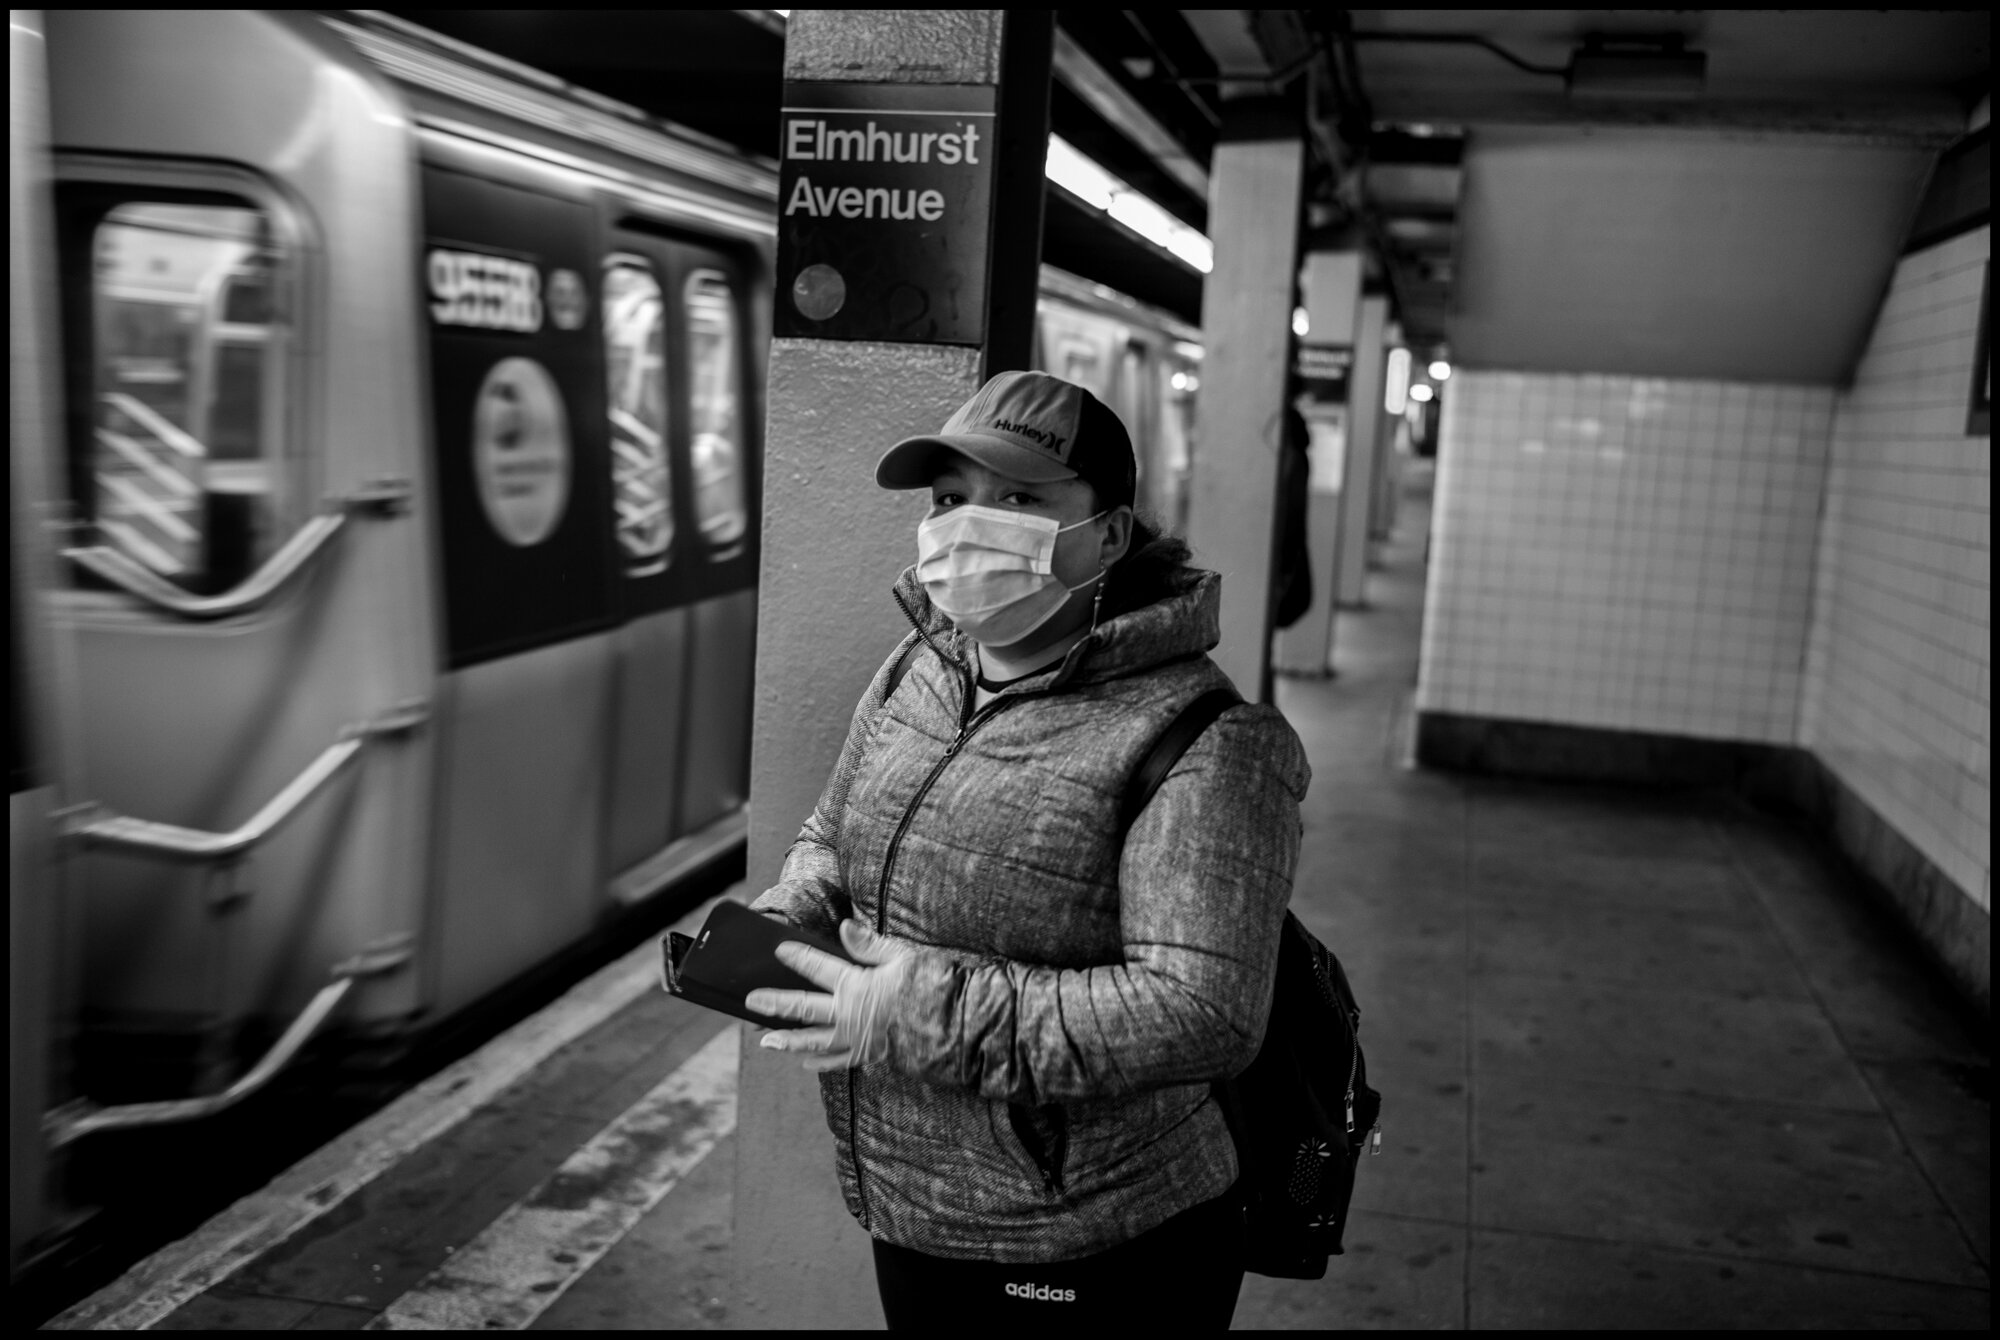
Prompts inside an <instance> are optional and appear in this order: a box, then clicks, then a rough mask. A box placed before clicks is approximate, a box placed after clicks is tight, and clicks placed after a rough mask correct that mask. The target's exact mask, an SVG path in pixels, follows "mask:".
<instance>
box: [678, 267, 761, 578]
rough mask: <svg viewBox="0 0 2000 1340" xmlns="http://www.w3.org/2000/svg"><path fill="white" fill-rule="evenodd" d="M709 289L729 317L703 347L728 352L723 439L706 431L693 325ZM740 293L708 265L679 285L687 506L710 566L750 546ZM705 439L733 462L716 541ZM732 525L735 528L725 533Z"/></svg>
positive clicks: (699, 359) (698, 349)
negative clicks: (715, 287) (716, 442)
mask: <svg viewBox="0 0 2000 1340" xmlns="http://www.w3.org/2000/svg"><path fill="white" fill-rule="evenodd" d="M708 283H720V284H721V285H722V289H723V301H722V302H721V303H720V308H721V310H722V311H723V312H725V313H726V314H727V319H728V321H727V328H726V329H725V331H724V332H723V334H722V337H721V339H719V340H717V341H713V342H710V343H709V344H707V345H706V347H708V348H720V349H722V350H724V351H726V356H727V358H728V364H727V368H726V372H725V374H724V376H725V380H727V381H728V382H729V383H730V385H729V386H728V387H727V388H726V391H725V394H726V395H727V396H728V397H729V399H730V402H731V404H730V410H729V415H728V419H727V424H728V428H729V430H730V431H729V433H728V434H727V437H726V438H725V435H724V434H723V433H720V432H716V431H714V429H713V428H710V427H704V422H705V420H704V406H703V403H702V390H703V382H704V379H705V369H704V367H703V364H702V351H703V348H704V343H703V341H702V340H701V339H700V338H699V336H700V332H699V330H698V329H697V325H696V317H695V305H694V293H695V287H696V285H698V284H708ZM739 289H740V285H738V284H737V283H736V281H735V277H734V276H732V275H730V274H729V273H728V272H727V271H725V270H719V269H717V268H715V267H714V266H711V265H700V264H698V265H696V266H694V267H693V268H691V269H690V270H689V271H688V272H687V274H686V275H685V276H684V277H683V278H682V280H681V303H680V310H681V315H682V317H683V319H684V320H685V321H686V322H687V332H686V336H687V351H688V353H687V391H688V465H689V469H690V470H691V472H692V473H693V476H694V496H693V498H692V499H691V500H690V501H691V502H692V504H693V507H694V514H695V533H696V535H697V536H699V538H700V541H701V547H702V551H703V554H704V557H705V559H706V561H707V563H709V564H721V563H727V562H729V561H730V560H732V559H735V558H740V557H741V556H742V555H743V554H744V553H745V552H746V551H747V549H748V548H749V543H750V499H749V493H750V487H749V485H750V481H749V469H750V467H749V454H750V452H749V445H748V440H747V439H748V433H747V432H746V431H745V419H746V417H747V416H746V414H745V412H744V411H745V409H746V402H747V395H748V383H749V377H748V375H747V370H746V368H745V359H744V356H743V354H744V350H743V344H744V324H745V323H744V320H743V311H742V308H743V300H744V295H743V294H742V293H741V292H740V291H739ZM705 439H722V440H723V445H724V446H725V447H726V449H727V450H728V451H729V453H730V454H731V456H732V457H733V460H732V462H731V463H730V467H729V471H728V479H729V480H730V481H731V485H732V486H733V496H732V497H731V499H730V500H729V501H730V503H731V504H732V505H731V506H730V507H729V508H728V509H727V510H726V511H724V512H722V513H721V514H720V515H721V516H722V519H723V528H725V533H723V534H721V535H720V536H712V535H711V533H710V532H711V530H712V529H716V528H714V527H712V526H711V521H712V520H714V518H713V517H712V516H711V514H710V510H709V507H708V502H709V494H710V492H711V485H712V484H714V483H715V482H716V481H715V480H712V479H706V478H704V477H703V470H704V464H705V458H704V455H703V451H704V446H705ZM707 450H708V451H710V452H711V453H712V452H714V451H715V450H716V448H715V447H714V446H708V447H707ZM732 513H733V516H732V515H731V514H732ZM732 520H733V528H729V527H730V523H731V521H732Z"/></svg>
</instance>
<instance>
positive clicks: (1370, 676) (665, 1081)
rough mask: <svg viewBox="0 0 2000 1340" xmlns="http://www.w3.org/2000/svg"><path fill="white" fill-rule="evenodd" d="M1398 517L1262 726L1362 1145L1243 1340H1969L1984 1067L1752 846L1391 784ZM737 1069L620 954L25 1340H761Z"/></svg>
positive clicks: (1795, 844)
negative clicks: (1519, 1336) (1294, 794)
mask: <svg viewBox="0 0 2000 1340" xmlns="http://www.w3.org/2000/svg"><path fill="white" fill-rule="evenodd" d="M1428 515H1429V500H1428V496H1427V491H1426V483H1425V476H1423V475H1421V474H1419V473H1416V472H1412V477H1411V479H1410V481H1409V484H1408V486H1407V491H1406V497H1405V505H1404V506H1403V507H1402V508H1401V509H1400V514H1399V526H1398V530H1397V532H1396V534H1395V536H1394V537H1393V539H1392V541H1391V542H1390V543H1389V544H1387V545H1386V546H1385V548H1384V551H1383V563H1382V566H1381V567H1380V568H1379V570H1377V571H1375V572H1373V573H1372V574H1371V576H1370V582H1369V597H1370V607H1369V608H1368V609H1366V610H1365V611H1357V612H1354V613H1351V614H1343V615H1342V616H1341V619H1340V623H1339V628H1338V635H1337V647H1336V656H1335V662H1336V664H1337V666H1338V670H1339V673H1338V677H1337V678H1334V679H1332V680H1329V681H1317V682H1314V681H1296V680H1281V681H1280V682H1279V686H1278V698H1279V703H1280V705H1281V706H1282V707H1283V709H1284V710H1285V712H1286V714H1287V715H1288V716H1290V718H1291V719H1292V721H1293V722H1294V724H1295V725H1296V726H1297V728H1298V730H1299V732H1300V734H1301V736H1302V737H1303V738H1304V740H1305V743H1306V748H1307V751H1308V753H1309V755H1310V757H1311V760H1312V766H1313V783H1312V789H1311V793H1310V795H1309V796H1308V798H1307V802H1306V808H1305V823H1306V838H1305V845H1304V849H1303V853H1302V857H1301V863H1300V868H1299V875H1298V885H1297V891H1296V894H1295V896H1294V900H1293V906H1294V908H1295V909H1297V910H1298V911H1299V913H1300V915H1301V916H1302V917H1303V918H1304V920H1305V921H1306V923H1307V924H1308V926H1310V927H1311V928H1312V929H1313V931H1314V932H1315V933H1316V934H1318V935H1320V936H1321V937H1322V938H1323V939H1325V940H1326V942H1327V943H1328V944H1329V945H1331V946H1333V947H1334V948H1335V949H1336V951H1337V952H1338V953H1339V954H1340V955H1341V957H1342V959H1343V961H1344V962H1345V964H1346V965H1347V968H1348V971H1349V974H1350V976H1351V977H1352V979H1353V984H1354V987H1355V991H1356V993H1357V995H1358V997H1359V999H1360V1002H1361V1007H1362V1010H1363V1021H1362V1038H1363V1042H1364V1044H1365V1046H1366V1049H1367V1053H1368V1058H1369V1073H1370V1078H1371V1080H1372V1081H1373V1082H1374V1083H1375V1084H1376V1085H1377V1087H1379V1088H1380V1089H1381V1090H1382V1092H1383V1096H1384V1101H1383V1118H1382V1122H1383V1131H1384V1140H1383V1150H1382V1154H1381V1156H1380V1157H1379V1158H1374V1159H1369V1160H1366V1161H1365V1162H1364V1164H1363V1166H1362V1169H1361V1176H1360V1181H1359V1185H1358V1190H1357V1193H1356V1209H1355V1213H1354V1216H1353V1221H1352V1223H1351V1226H1350V1228H1349V1230H1348V1235H1347V1242H1348V1250H1347V1253H1346V1255H1344V1256H1342V1257H1338V1258H1335V1259H1334V1261H1333V1262H1332V1263H1331V1268H1330V1269H1329V1271H1328V1273H1327V1276H1326V1278H1325V1279H1323V1280H1319V1281H1274V1280H1268V1279H1264V1278H1261V1277H1258V1276H1250V1277H1248V1278H1247V1279H1246V1281H1245V1284H1244V1288H1243V1293H1242V1299H1241V1303H1240V1305H1239V1306H1238V1309H1237V1313H1236V1325H1237V1327H1238V1328H1241V1329H1253V1328H1272V1329H1323V1328H1329V1329H1330V1328H1353V1327H1361V1328H1406V1327H1409V1328H1414V1327H1513V1328H1526V1327H1533V1328H1543V1327H1560V1328H1582V1327H1593V1328H1594V1327H1633V1326H1645V1327H1662V1328H1665V1327H1673V1328H1704V1329H1705V1328H1711V1327H1802V1328H1818V1327H1829V1328H1845V1327H1890V1326H1916V1327H1925V1326H1931V1327H1962V1328H1968V1329H1985V1328H1987V1326H1988V1325H1989V1322H1990V1308H1991V1301H1990V1300H1991V1276H1990V1270H1991V1210H1990V1149H1991V1127H1990V1109H1989V1098H1988V1088H1987V1084H1988V1079H1987V1077H1988V1074H1989V1055H1988V1052H1987V1049H1986V1042H1985V1038H1984V1035H1983V1032H1982V1031H1981V1030H1980V1029H1979V1028H1978V1027H1976V1026H1975V1025H1974V1024H1973V1023H1972V1022H1971V1021H1970V1020H1968V1019H1967V1018H1966V1017H1965V1016H1964V1015H1963V1014H1961V1013H1960V1012H1959V1009H1958V1007H1957V1006H1956V1005H1955V1003H1954V1002H1953V1001H1952V999H1950V998H1949V997H1948V996H1947V994H1946V993H1945V991H1944V989H1943V988H1942V987H1941V986H1939V985H1938V984H1937V982H1936V977H1935V974H1934V973H1933V972H1932V970H1931V969H1930V968H1929V967H1928V965H1927V964H1926V963H1925V961H1924V960H1923V959H1922V958H1921V957H1920V955H1919V954H1918V952H1917V951H1916V950H1915V949H1914V948H1913V947H1911V942H1910V941H1909V940H1908V939H1907V938H1906V937H1905V936H1904V935H1903V933H1902V932H1901V931H1900V930H1899V929H1898V927H1897V926H1896V925H1895V924H1894V923H1892V922H1891V921H1890V920H1889V919H1888V918H1887V917H1886V916H1885V915H1884V914H1882V913H1881V912H1879V911H1878V910H1877V909H1876V907H1875V905H1874V904H1872V903H1871V902H1870V901H1868V899H1867V898H1866V897H1865V895H1864V893H1863V892H1862V890H1861V889H1860V888H1859V887H1858V886H1857V885H1856V884H1855V883H1854V882H1853V880H1852V877H1851V876H1850V875H1849V874H1848V873H1847V872H1846V870H1845V868H1844V867H1843V866H1842V865H1840V864H1839V863H1838V862H1837V861H1835V860H1833V859H1832V858H1831V857H1830V856H1829V855H1828V854H1827V853H1826V850H1825V848H1824V847H1823V846H1821V845H1820V844H1819V842H1818V841H1817V840H1816V839H1814V838H1813V837H1811V836H1810V835H1808V834H1806V833H1804V832H1803V831H1801V830H1798V829H1795V828H1793V827H1791V826H1789V825H1788V824H1786V823H1785V822H1783V821H1780V820H1777V819H1774V818H1771V817H1768V816H1765V815H1761V814H1758V813H1754V812H1752V811H1750V810H1748V809H1746V808H1744V807H1743V806H1742V805H1741V804H1740V803H1739V802H1737V801H1735V800H1733V799H1730V798H1726V797H1722V796H1719V795H1713V794H1707V793H1695V792H1675V793H1666V792H1640V791H1610V790H1606V789H1603V788H1598V787H1562V786H1555V785H1546V784H1529V783H1522V782H1515V781H1503V780H1493V779H1486V778H1470V777H1464V776H1455V775H1446V774H1438V773H1430V772H1424V771H1419V770H1416V769H1414V768H1412V767H1410V766H1409V765H1408V762H1407V759H1408V754H1409V738H1410V704H1411V696H1412V692H1413V686H1414V681H1415V674H1416V665H1417V645H1418V627H1419V622H1420V616H1421V607H1422V598H1423V575H1424V574H1423V558H1424V553H1425V536H1426V534H1427V522H1428ZM743 893H744V890H742V889H740V888H739V889H737V890H733V891H732V895H733V896H738V897H740V896H743ZM726 896H730V895H726ZM703 912H705V909H703ZM701 915H702V912H697V913H696V914H695V916H694V917H691V918H690V921H696V920H698V919H699V917H700V916H701ZM736 1058H737V1034H736V1026H735V1025H734V1024H733V1023H728V1022H727V1021H724V1020H722V1019H720V1017H719V1016H716V1015H712V1014H709V1013H706V1012H704V1011H701V1010H699V1009H696V1008H693V1007H690V1006H686V1005H684V1004H682V1003H680V1002H676V1001H673V1000H670V999H668V998H667V997H665V996H664V995H663V994H662V993H661V992H660V991H659V990H658V989H657V987H656V978H655V972H654V959H653V951H652V950H651V948H650V946H649V947H648V948H647V949H645V950H642V951H640V952H638V953H635V954H634V955H632V956H631V957H629V958H628V959H626V960H624V961H622V962H621V963H618V964H614V965H612V966H611V967H610V968H607V969H606V970H605V971H604V972H602V973H600V974H598V975H597V976H596V977H594V978H592V979H591V980H590V981H588V982H585V983H583V984H582V985H580V986H579V987H578V988H576V989H575V990H574V991H572V992H571V993H570V994H569V995H568V996H567V997H565V998H564V999H563V1000H562V1001H561V1002H558V1004H557V1005H556V1006H554V1007H552V1008H551V1009H550V1010H549V1011H546V1012H545V1013H544V1014H542V1015H539V1016H537V1017H535V1018H534V1019H530V1020H528V1021H527V1022H525V1023H523V1024H522V1025H520V1026H519V1027H517V1028H516V1029H514V1030H513V1031H512V1032H510V1033H509V1034H507V1035H506V1036H504V1037H502V1038H499V1039H497V1040H495V1042H493V1043H492V1044H490V1045H489V1046H488V1047H486V1048H485V1049H483V1050H482V1051H481V1052H479V1053H477V1054H475V1055H473V1056H471V1057H468V1058H466V1060H465V1061H463V1062H461V1063H459V1064H458V1065H455V1066H453V1067H451V1068H450V1069H448V1070H447V1071H445V1072H443V1073H441V1074H440V1075H438V1076H436V1077H435V1078H433V1079H432V1080H430V1081H428V1082H426V1084H424V1085H423V1086H421V1087H420V1088H419V1089H417V1090H414V1091H412V1092H411V1093H410V1094H409V1095H407V1096H405V1098H403V1099H401V1100H399V1101H398V1102H397V1103H396V1104H395V1105H393V1106H392V1107H390V1108H388V1109H386V1110H385V1111H383V1112H382V1113H380V1114H378V1115H377V1116H376V1117H374V1118H371V1119H370V1120H369V1121H368V1122H366V1123H364V1124H363V1125H362V1126H360V1127H358V1128H356V1129H355V1130H354V1131H353V1132H351V1133H349V1134H348V1135H347V1136H344V1137H342V1138H341V1139H340V1140H338V1141H336V1142H334V1143H333V1144H332V1145H329V1146H328V1147H327V1148H325V1149H323V1150H321V1151H320V1152H319V1153H317V1154H315V1155H314V1156H313V1157H311V1158H309V1159H307V1160H306V1161H304V1162H303V1163H301V1164H300V1165H298V1166H297V1167H295V1168H293V1169H292V1170H290V1171H289V1172H288V1173H286V1174H285V1175H284V1176H282V1177H280V1178H278V1179H277V1180H275V1181H274V1182H273V1183H272V1184H271V1185H270V1186H269V1187H267V1188H266V1189H265V1190H264V1191H263V1192H261V1193H259V1194H258V1195H256V1196H252V1197H249V1198H246V1199H245V1200H244V1201H242V1202H240V1203H239V1204H238V1205H236V1206H234V1207H232V1208H231V1209H230V1210H229V1211H226V1212H225V1213H224V1214H222V1215H220V1216H218V1217H217V1218H216V1219H215V1220H213V1221H212V1222H211V1223H210V1224H208V1225H207V1226H206V1227H205V1228H204V1229H203V1230H202V1231H201V1232H199V1233H197V1234H196V1235H194V1236H193V1237H191V1238H189V1239H187V1240H186V1241H184V1242H182V1243H179V1244H176V1245H175V1246H174V1247H172V1248H169V1249H167V1250H165V1251H163V1252H161V1253H159V1254H157V1255H156V1256H155V1257H153V1258H152V1259H150V1260H149V1261H147V1262H145V1263H144V1264H142V1265H141V1266H139V1267H138V1268H136V1269H135V1270H133V1271H132V1272H131V1273H130V1274H128V1275H127V1276H126V1277H125V1278H123V1279H121V1280H120V1281H118V1282H117V1283H116V1284H114V1285H113V1286H111V1287H110V1288H108V1289H106V1290H104V1291H102V1292H101V1293H100V1294H98V1295H97V1296H95V1297H93V1298H92V1299H90V1300H88V1301H86V1302H85V1303H83V1304H81V1305H79V1306H78V1307H76V1308H74V1309H72V1310H71V1311H70V1312H68V1313H66V1314H65V1315H64V1316H63V1317H62V1318H59V1319H58V1320H57V1322H56V1323H54V1324H56V1325H58V1326H67V1327H91V1326H115V1327H130V1326H144V1325H153V1326H159V1327H163V1328H168V1329H214V1330H228V1329H237V1330H248V1329H257V1330H264V1329H343V1328H347V1329H354V1328H362V1327H367V1328H371V1329H409V1328H418V1329H435V1328H459V1327H465V1328H472V1329H489V1330H491V1329H520V1328H526V1327H535V1328H539V1329H642V1330H726V1329H732V1328H739V1327H754V1326H756V1325H757V1324H758V1321H757V1315H756V1314H757V1311H758V1309H757V1307H756V1304H755V1300H754V1299H739V1298H736V1297H734V1296H732V1295H733V1291H732V1286H731V1271H730V1268H729V1253H730V1233H731V1223H732V1213H731V1199H732V1195H733V1191H734V1187H735V1185H736V1181H737V1179H738V1178H739V1177H742V1176H751V1175H754V1171H753V1170H752V1169H751V1168H749V1167H745V1166H739V1156H738V1150H737V1148H736V1142H735V1139H734V1135H733V1132H734V1129H735V1118H736V1112H735V1067H736ZM801 1082H802V1083H803V1082H805V1081H804V1080H803V1079H802V1080H801ZM786 1287H787V1284H786V1282H785V1281H783V1280H771V1281H763V1282H760V1284H759V1285H758V1288H759V1289H760V1290H761V1291H763V1292H765V1293H767V1294H768V1293H771V1292H775V1291H779V1290H782V1289H784V1288H786ZM793 1287H796V1286H793ZM827 1321H828V1324H830V1325H837V1324H847V1325H859V1326H865V1325H875V1324H879V1321H880V1319H879V1316H873V1317H855V1318H828V1319H827Z"/></svg>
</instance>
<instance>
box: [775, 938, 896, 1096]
mask: <svg viewBox="0 0 2000 1340" xmlns="http://www.w3.org/2000/svg"><path fill="white" fill-rule="evenodd" d="M840 943H841V944H843V945H845V946H846V947H847V952H848V953H850V954H852V955H854V957H855V958H856V959H857V960H858V961H859V964H860V965H861V966H856V964H854V963H845V962H842V961H841V960H840V959H837V958H835V957H834V956H833V955H831V954H828V953H826V952H824V951H823V950H818V949H815V948H813V947H812V946H811V945H808V944H801V943H800V942H799V941H797V940H787V941H785V942H784V943H783V944H781V945H779V946H778V962H780V963H782V964H784V965H785V966H786V967H787V968H790V969H791V970H792V971H793V972H795V973H797V974H799V976H801V977H803V978H805V979H806V980H807V981H809V982H811V983H812V984H813V985H814V986H819V987H824V988H826V990H825V991H823V992H822V991H781V990H776V989H773V988H770V987H764V988H761V989H759V990H756V991H752V992H751V993H750V994H749V995H748V996H746V997H745V998H744V1002H743V1003H744V1004H746V1005H748V1006H749V1007H750V1008H751V1009H753V1010H755V1011H757V1013H759V1014H768V1015H772V1016H774V1017H776V1018H780V1019H797V1020H799V1021H800V1022H801V1023H802V1024H805V1025H808V1026H807V1027H803V1028H786V1029H776V1030H773V1031H771V1032H769V1033H766V1034H765V1035H764V1036H763V1037H761V1038H759V1039H758V1040H757V1043H758V1045H759V1046H761V1047H770V1048H773V1049H775V1050H778V1051H787V1052H803V1053H806V1069H808V1070H841V1069H850V1068H852V1067H854V1066H862V1065H870V1064H872V1063H874V1062H876V1061H880V1060H882V1059H884V1058H885V1057H887V1056H888V1054H889V1014H890V1011H891V1010H892V1009H893V1008H894V1005H895V1001H896V997H897V996H898V995H899V994H901V992H902V990H903V983H904V981H905V979H906V978H908V976H909V972H910V966H911V964H912V963H914V962H915V949H914V947H913V946H912V945H910V944H909V943H907V942H906V941H902V940H897V939H894V938H892V937H890V936H886V935H877V934H876V933H875V932H874V931H871V930H869V929H868V927H866V926H865V925H863V924H862V923H860V922H859V921H852V920H850V921H843V922H841V923H840Z"/></svg>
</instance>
